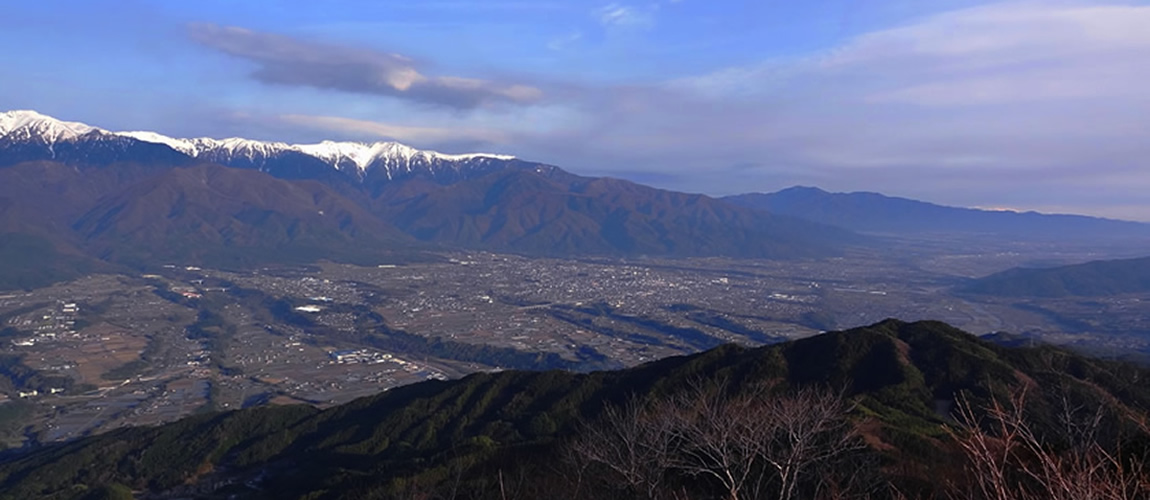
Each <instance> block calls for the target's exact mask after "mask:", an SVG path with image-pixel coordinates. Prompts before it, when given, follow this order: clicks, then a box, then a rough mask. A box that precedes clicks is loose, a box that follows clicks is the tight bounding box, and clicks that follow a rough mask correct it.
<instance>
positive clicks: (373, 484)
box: [0, 320, 1150, 500]
mask: <svg viewBox="0 0 1150 500" xmlns="http://www.w3.org/2000/svg"><path fill="white" fill-rule="evenodd" d="M1147 376H1150V371H1147V370H1146V369H1144V368H1140V367H1136V366H1133V365H1128V364H1122V363H1116V362H1107V361H1101V360H1097V359H1091V358H1086V357H1082V356H1079V355H1075V354H1072V353H1070V352H1067V351H1064V350H1060V349H1057V348H1053V347H1049V346H1038V347H1027V348H1009V347H1003V346H999V345H995V344H992V343H989V342H985V341H982V340H979V339H977V338H975V337H973V336H971V335H969V334H966V333H964V332H961V331H959V330H956V329H954V328H952V327H949V326H947V325H945V324H942V323H936V322H919V323H903V322H899V321H895V320H888V321H884V322H882V323H879V324H876V325H873V326H870V327H865V328H857V329H853V330H848V331H843V332H832V333H827V334H823V335H819V336H816V337H811V338H807V339H803V340H798V341H794V342H789V343H786V344H778V345H773V346H768V347H762V348H756V349H745V348H740V347H736V346H733V345H727V346H722V347H719V348H716V349H713V350H711V351H707V352H704V353H701V354H697V355H693V356H686V357H676V358H669V359H664V360H661V361H656V362H653V363H650V364H647V365H643V366H640V367H636V368H633V369H628V370H622V371H610V372H595V373H590V374H574V373H567V372H554V371H553V372H511V371H509V372H502V373H490V374H475V375H471V376H468V377H466V378H463V379H460V380H454V381H446V382H439V381H432V382H426V383H421V384H416V385H411V386H406V387H401V388H396V389H392V390H390V391H387V392H385V393H382V394H380V395H378V396H372V397H367V398H363V399H359V400H356V401H353V402H351V403H348V404H345V405H343V406H339V407H335V408H331V409H327V410H322V411H321V410H316V409H314V408H310V407H303V406H289V407H264V408H256V409H249V410H242V411H234V412H228V413H214V414H205V415H199V416H195V417H190V418H187V419H184V420H182V421H179V422H176V423H173V424H168V425H163V426H159V427H153V428H137V429H131V428H129V429H120V430H116V431H111V432H109V433H107V434H104V435H100V436H95V437H89V438H83V439H79V440H77V441H74V442H69V443H63V444H56V445H49V446H45V447H43V448H40V449H36V450H31V451H30V452H26V453H18V454H13V455H9V456H7V457H5V458H2V459H0V498H34V497H35V498H55V499H60V500H66V499H81V498H96V497H94V496H91V495H95V494H103V495H106V494H108V493H110V492H116V491H128V492H130V491H133V490H134V491H136V492H137V494H139V495H144V496H146V497H147V498H153V497H154V498H193V497H194V498H328V499H342V498H347V499H352V498H411V497H413V496H419V497H421V498H423V497H425V498H451V497H452V496H453V495H452V494H451V492H453V491H454V492H456V494H458V492H460V491H466V492H469V493H468V495H469V496H468V497H467V498H490V499H496V498H511V497H514V498H523V499H533V498H540V499H542V498H548V499H554V498H606V497H617V496H614V495H618V492H616V493H611V492H610V490H607V491H598V492H596V490H588V489H583V490H582V493H580V491H579V488H592V487H593V486H592V485H593V481H594V479H595V478H593V477H590V476H587V477H583V478H582V479H580V478H579V476H578V475H577V473H578V469H574V468H572V467H574V466H572V465H571V464H570V463H569V462H565V461H564V459H563V456H564V455H563V453H565V452H564V450H565V449H566V448H564V443H566V442H568V441H569V440H570V439H572V438H573V437H576V436H580V435H582V434H583V433H585V432H587V429H588V423H590V422H593V421H595V419H597V418H598V417H600V416H602V415H603V412H604V408H605V407H606V406H607V405H614V404H621V403H624V402H625V401H627V400H628V399H630V398H632V397H635V398H638V399H637V401H640V402H653V401H657V400H665V399H666V398H669V397H674V396H675V395H676V394H682V393H684V391H687V392H689V391H690V390H691V388H692V387H698V386H700V384H706V383H716V382H720V383H721V384H725V385H720V386H721V387H727V388H728V389H729V390H730V391H732V392H733V393H738V392H739V391H744V390H748V389H749V388H752V387H762V386H764V385H763V384H767V386H771V387H776V388H780V389H785V388H788V387H789V388H797V387H816V386H822V387H831V388H838V389H841V390H842V394H843V396H844V397H845V398H847V399H848V400H850V401H852V402H854V403H855V404H857V405H858V406H857V408H856V409H855V411H854V412H853V413H852V415H853V416H852V417H851V418H853V419H854V420H855V421H856V422H858V423H859V425H861V427H860V429H862V432H863V436H864V437H865V443H866V447H865V450H860V453H864V454H865V457H870V458H865V459H863V460H862V461H860V462H855V463H854V465H851V467H855V469H852V471H853V473H855V474H856V475H858V478H861V479H865V480H868V481H882V482H884V483H890V484H894V485H895V486H897V487H898V488H899V489H900V490H901V491H903V492H904V493H908V494H910V495H912V496H911V498H928V497H929V496H928V495H929V494H940V493H942V492H943V491H942V488H944V487H947V486H948V484H953V480H954V479H955V478H958V477H960V476H958V475H956V469H959V470H961V465H960V463H959V462H957V461H956V460H957V456H956V453H957V450H956V449H955V448H953V447H952V444H950V442H949V441H950V440H951V439H952V438H951V437H950V435H949V434H948V433H947V432H946V430H945V428H944V424H947V423H948V422H952V421H951V420H950V409H949V408H951V404H952V403H953V402H954V401H955V398H956V396H957V395H958V394H959V393H964V394H967V395H968V396H969V397H970V398H971V403H972V404H974V405H982V404H985V403H986V402H987V401H989V399H990V398H992V397H1000V396H1003V395H1005V394H1007V393H1009V392H1012V388H1019V387H1022V386H1026V387H1029V388H1030V389H1029V392H1028V399H1027V403H1026V404H1027V409H1028V414H1029V415H1032V416H1035V417H1036V419H1037V421H1038V422H1046V423H1047V424H1049V425H1053V426H1057V425H1058V422H1059V421H1058V419H1057V412H1058V411H1059V409H1061V408H1063V404H1064V403H1066V402H1070V403H1071V404H1073V405H1084V406H1082V407H1083V408H1091V409H1092V408H1094V407H1096V406H1097V405H1101V406H1102V407H1104V408H1111V409H1114V410H1116V411H1118V412H1119V413H1118V414H1123V415H1146V410H1147V408H1150V387H1148V386H1146V384H1144V383H1140V382H1139V381H1140V380H1143V379H1145V377H1147ZM836 390H837V389H836ZM1064 397H1065V398H1068V399H1066V400H1064V399H1063V398H1064ZM804 410H805V409H804ZM1091 414H1093V413H1092V412H1091ZM1043 425H1045V424H1043ZM1115 430H1117V429H1115ZM867 464H869V465H867ZM880 464H881V468H880V467H879V465H880ZM867 474H874V475H875V476H873V477H872V476H867ZM612 477H613V476H612ZM867 477H870V479H866V478H867ZM804 480H806V479H804ZM681 484H682V485H683V486H682V487H683V489H684V490H683V491H690V492H692V493H694V496H692V498H696V497H697V498H710V497H713V496H715V495H717V494H718V493H717V491H716V490H715V489H714V488H715V483H713V482H711V481H709V480H700V479H698V478H693V479H692V480H690V481H685V482H683V483H681ZM580 485H582V486H580ZM885 491H887V490H881V491H880V490H875V491H874V492H873V493H874V494H873V495H868V496H867V498H884V497H885V496H884V495H882V494H880V493H884V492H885ZM415 492H419V493H421V494H420V495H415V494H414V493H415ZM511 492H514V494H512V493H511ZM676 493H680V492H679V491H676ZM101 498H103V497H101Z"/></svg>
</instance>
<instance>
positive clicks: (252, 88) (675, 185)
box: [0, 0, 1150, 221]
mask: <svg viewBox="0 0 1150 500" xmlns="http://www.w3.org/2000/svg"><path fill="white" fill-rule="evenodd" d="M0 48H2V49H3V50H0V72H2V74H0V110H12V109H33V110H36V111H39V112H42V113H45V114H49V115H52V116H54V117H57V118H60V119H64V120H69V121H81V122H84V123H88V124H90V125H94V126H98V127H101V128H105V129H109V130H117V131H127V130H151V131H156V132H160V133H163V134H166V135H170V136H176V137H215V138H223V137H233V136H239V137H246V138H251V139H260V140H279V141H285V142H318V141H320V140H325V139H331V140H356V141H380V140H396V141H399V142H403V143H406V144H409V145H412V146H415V147H420V148H427V149H434V150H438V151H443V152H449V153H463V152H476V151H482V152H491V153H501V154H512V155H516V156H518V157H520V158H524V159H528V160H534V161H541V162H545V163H550V164H554V165H558V166H560V167H563V168H565V169H567V170H569V171H572V172H574V173H578V174H583V175H596V176H599V175H604V176H612V177H620V178H625V179H630V180H634V181H638V182H643V183H646V184H650V185H654V186H657V187H661V188H667V189H675V190H680V191H688V192H701V193H706V194H710V195H727V194H735V193H743V192H770V191H775V190H779V189H783V188H786V187H789V186H793V185H806V186H818V187H821V188H823V189H827V190H830V191H876V192H882V193H884V194H888V195H895V196H904V197H910V198H915V199H922V200H927V201H932V202H936V203H943V204H948V205H958V206H973V207H984V208H1006V209H1019V210H1038V211H1043V212H1062V213H1083V214H1091V215H1100V216H1107V217H1114V218H1124V219H1132V220H1144V221H1150V140H1147V137H1146V136H1147V135H1148V134H1147V132H1148V131H1150V84H1148V83H1147V80H1148V78H1150V0H1147V1H1127V2H1115V1H1090V0H1078V1H1060V0H1044V1H1008V2H1000V1H992V2H988V1H971V0H931V1H929V2H926V1H922V0H803V1H795V0H634V1H632V0H618V1H611V0H607V1H598V0H596V1H592V0H569V1H551V0H536V1H519V0H484V1H479V0H423V1H419V2H412V1H392V0H373V1H339V0H311V1H306V2H304V1H299V2H294V1H293V2H287V1H280V2H272V1H266V0H247V1H244V2H239V1H235V0H198V1H195V2H185V1H172V0H154V1H141V0H121V1H111V0H107V1H105V0H98V1H91V0H85V1H78V0H77V1H62V0H38V1H36V2H6V3H5V5H4V8H3V9H2V13H0Z"/></svg>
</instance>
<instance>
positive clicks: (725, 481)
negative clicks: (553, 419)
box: [569, 382, 865, 500]
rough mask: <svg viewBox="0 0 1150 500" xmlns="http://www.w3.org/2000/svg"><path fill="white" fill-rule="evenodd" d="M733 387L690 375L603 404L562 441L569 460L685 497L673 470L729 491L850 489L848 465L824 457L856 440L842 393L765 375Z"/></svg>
mask: <svg viewBox="0 0 1150 500" xmlns="http://www.w3.org/2000/svg"><path fill="white" fill-rule="evenodd" d="M732 392H735V391H732V390H730V387H729V386H727V385H726V384H723V383H706V382H696V383H693V384H691V386H690V388H689V389H688V390H686V391H684V392H682V393H679V394H677V395H675V396H673V397H670V398H667V399H664V400H661V401H659V402H656V403H653V404H650V405H641V404H639V403H637V402H631V403H629V404H627V405H626V406H623V407H621V408H616V407H611V408H608V409H607V410H606V411H605V412H604V414H603V417H602V418H601V419H600V421H599V422H598V423H596V424H594V425H591V426H588V427H587V428H585V429H584V430H583V432H582V433H581V434H580V436H579V438H578V439H576V440H575V441H574V442H573V443H572V444H571V446H570V448H569V449H570V452H569V453H570V456H571V457H572V461H573V462H575V463H573V464H572V466H575V467H578V466H580V465H579V464H583V465H587V464H592V465H594V466H595V467H596V468H597V469H598V470H601V471H604V473H605V474H606V476H605V477H601V478H600V479H604V480H607V481H608V482H610V483H612V484H617V485H620V486H621V487H622V488H623V489H626V490H627V491H629V492H630V493H631V494H632V495H634V496H636V497H640V498H647V499H655V498H660V497H675V498H684V497H685V491H684V490H681V489H680V490H676V491H671V490H670V489H669V488H668V480H669V479H671V478H674V477H678V478H680V479H682V478H688V477H691V478H701V479H704V480H705V482H704V483H703V484H707V485H710V486H704V487H703V489H711V488H715V487H718V488H722V491H723V496H724V497H725V498H727V499H728V500H746V499H758V498H778V499H783V500H792V499H794V498H797V497H799V496H800V495H806V496H807V497H809V496H812V495H813V496H815V497H820V496H823V497H833V498H847V497H848V496H849V495H847V494H846V492H847V490H848V488H847V486H850V485H851V481H849V479H848V480H847V481H842V480H841V479H842V476H844V475H846V476H849V475H850V474H849V473H847V474H837V475H836V474H833V473H832V470H831V469H833V467H831V465H832V464H834V463H835V462H836V460H838V459H839V458H840V457H843V456H846V455H849V454H851V453H852V452H855V451H859V450H862V449H864V448H865V443H864V442H863V440H862V439H861V437H860V436H859V433H858V432H857V430H856V427H855V425H854V424H853V423H852V421H851V420H850V418H849V413H850V411H851V409H852V407H851V405H850V404H849V403H848V402H847V401H846V399H845V398H844V397H843V396H842V395H841V394H839V393H835V392H830V391H826V390H822V389H814V388H806V389H799V390H795V391H779V390H776V389H775V387H773V386H770V385H758V386H754V387H751V388H749V389H748V390H743V391H740V392H738V393H736V394H731V393H732ZM832 478H833V479H832ZM679 484H680V485H681V484H682V482H679Z"/></svg>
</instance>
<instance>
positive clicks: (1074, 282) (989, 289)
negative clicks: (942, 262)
mask: <svg viewBox="0 0 1150 500" xmlns="http://www.w3.org/2000/svg"><path fill="white" fill-rule="evenodd" d="M962 290H963V291H965V292H969V293H976V294H983V295H997V296H1004V297H1047V298H1050V297H1068V296H1077V297H1105V296H1110V295H1119V294H1125V293H1146V292H1150V257H1144V258H1139V259H1120V260H1099V261H1093V262H1086V263H1083V264H1074V265H1070V266H1061V267H1053V268H1040V269H1030V268H1015V269H1010V270H1007V271H1003V272H1000V273H995V274H992V275H990V276H987V277H985V278H980V279H977V280H973V281H971V282H970V283H967V284H966V285H965V286H964V287H963V288H962Z"/></svg>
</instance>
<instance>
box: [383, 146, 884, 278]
mask: <svg viewBox="0 0 1150 500" xmlns="http://www.w3.org/2000/svg"><path fill="white" fill-rule="evenodd" d="M374 209H375V211H376V212H377V213H379V214H380V215H381V216H382V217H383V218H384V219H386V220H388V221H392V222H393V223H394V224H396V225H397V226H398V227H400V228H401V229H403V230H404V231H405V232H407V234H410V235H412V236H414V237H416V238H417V239H420V240H423V241H428V242H436V243H440V244H445V245H464V246H468V247H473V248H488V249H492V250H503V251H508V250H509V251H514V252H520V253H527V254H537V255H553V256H571V255H656V256H677V257H698V256H732V257H771V258H795V257H820V256H826V255H833V254H836V253H837V252H838V249H840V248H841V247H842V246H844V245H847V244H855V243H861V242H863V241H865V239H864V238H861V237H859V236H858V235H855V234H852V233H850V232H848V231H845V230H842V229H839V228H834V227H830V226H824V225H821V224H814V223H810V222H807V221H803V220H799V219H795V218H793V217H786V216H778V215H773V214H766V213H761V212H758V211H755V210H750V209H747V208H743V207H739V206H735V205H732V204H729V203H726V202H723V201H720V200H716V199H714V198H711V197H708V196H704V195H698V194H685V193H676V192H672V191H664V190H660V189H655V188H650V187H647V186H643V185H639V184H635V183H632V182H628V181H623V180H617V179H604V178H587V177H579V176H574V175H571V174H569V173H567V172H564V171H562V170H559V169H555V168H548V169H535V170H520V169H515V170H503V171H498V172H494V173H490V174H487V175H484V176H482V177H479V178H475V179H469V180H463V181H459V182H456V183H453V184H450V185H441V184H437V183H434V182H419V181H406V182H397V183H392V184H390V185H388V186H387V188H386V189H384V190H382V191H381V192H380V193H379V194H378V195H377V197H376V198H375V203H374Z"/></svg>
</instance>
